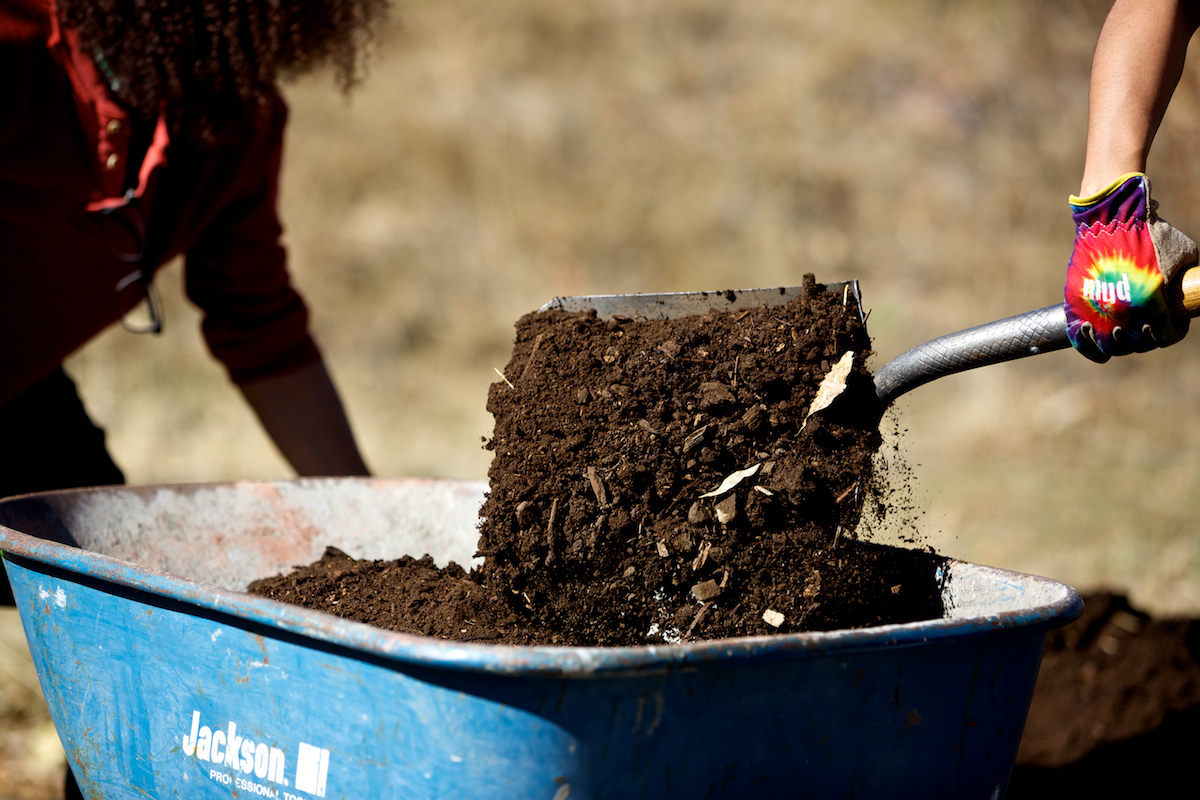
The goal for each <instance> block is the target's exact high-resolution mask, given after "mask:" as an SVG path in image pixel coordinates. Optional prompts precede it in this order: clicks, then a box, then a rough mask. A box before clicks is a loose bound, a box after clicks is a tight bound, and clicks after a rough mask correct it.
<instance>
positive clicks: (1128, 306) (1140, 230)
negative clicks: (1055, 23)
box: [1063, 0, 1200, 363]
mask: <svg viewBox="0 0 1200 800" xmlns="http://www.w3.org/2000/svg"><path fill="white" fill-rule="evenodd" d="M1197 27H1200V3H1196V2H1187V1H1186V0H1153V2H1151V0H1117V2H1115V3H1114V4H1113V6H1112V9H1111V10H1110V11H1109V14H1108V17H1107V18H1106V20H1105V23H1104V26H1103V29H1102V31H1101V34H1100V38H1099V41H1098V42H1097V44H1096V50H1095V55H1094V57H1093V61H1092V76H1091V87H1090V91H1089V96H1088V101H1089V107H1088V134H1087V150H1086V161H1085V166H1084V172H1083V179H1082V182H1081V186H1080V191H1079V195H1072V196H1071V198H1070V205H1071V212H1072V216H1073V218H1074V221H1075V232H1076V235H1075V245H1074V248H1073V250H1072V253H1071V259H1070V262H1069V265H1068V268H1067V279H1066V283H1065V285H1064V290H1063V294H1064V302H1065V306H1064V308H1065V312H1066V318H1067V333H1068V335H1069V337H1070V339H1071V343H1072V344H1073V345H1074V346H1075V349H1076V350H1078V351H1079V352H1080V353H1082V354H1083V355H1085V356H1087V357H1088V358H1090V359H1091V360H1093V361H1096V362H1099V363H1104V362H1106V361H1108V360H1109V359H1110V358H1111V357H1112V356H1119V355H1127V354H1129V353H1135V352H1146V351H1148V350H1151V349H1154V348H1156V347H1166V346H1168V345H1171V344H1173V343H1175V342H1177V341H1179V340H1180V339H1182V338H1183V337H1184V335H1185V334H1186V333H1187V331H1188V318H1187V317H1186V316H1184V315H1181V314H1178V313H1176V312H1174V311H1173V310H1172V308H1171V304H1170V302H1169V300H1168V289H1169V288H1170V287H1172V283H1173V282H1174V281H1178V280H1179V279H1180V278H1181V276H1182V274H1183V272H1184V270H1185V269H1186V268H1188V267H1191V266H1193V265H1195V264H1196V263H1197V261H1198V260H1200V251H1198V250H1197V247H1196V244H1195V242H1193V241H1192V240H1191V239H1190V238H1188V237H1187V236H1186V235H1184V234H1183V233H1181V232H1179V231H1178V230H1176V229H1175V228H1173V227H1172V226H1171V225H1169V224H1168V223H1166V222H1165V221H1164V220H1163V219H1162V218H1161V217H1159V216H1158V204H1157V202H1156V201H1154V200H1153V199H1152V198H1151V192H1150V181H1149V179H1148V178H1147V177H1146V174H1145V171H1146V159H1147V157H1148V155H1149V153H1150V147H1151V144H1152V143H1153V141H1154V136H1155V134H1156V133H1157V131H1158V127H1159V124H1160V123H1161V122H1162V119H1163V115H1164V113H1165V112H1166V109H1167V106H1168V104H1169V103H1170V100H1171V96H1172V94H1173V93H1174V91H1175V87H1176V86H1177V85H1178V83H1179V79H1180V77H1181V75H1182V73H1183V66H1184V57H1185V55H1186V52H1187V46H1188V42H1189V41H1190V40H1191V38H1192V35H1193V34H1194V33H1195V32H1196V29H1197Z"/></svg>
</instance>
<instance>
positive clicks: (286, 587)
mask: <svg viewBox="0 0 1200 800" xmlns="http://www.w3.org/2000/svg"><path fill="white" fill-rule="evenodd" d="M804 287H805V291H804V292H803V294H802V296H801V297H799V298H796V299H794V300H792V301H791V302H789V303H787V304H785V305H779V306H773V307H761V306H760V307H753V308H744V309H737V308H736V304H735V306H734V310H732V311H721V312H710V313H708V314H706V315H703V316H689V317H682V318H678V319H671V320H653V321H647V320H632V319H625V318H614V319H601V318H599V317H598V316H597V315H596V314H595V313H594V312H592V313H568V312H562V311H550V312H543V313H535V314H530V315H527V316H525V317H524V318H522V319H521V320H520V321H519V322H518V323H517V332H516V342H515V345H514V349H513V354H512V358H511V360H510V361H509V363H508V365H507V367H506V368H505V370H504V373H503V375H504V380H502V381H500V382H497V383H495V384H493V385H492V387H491V390H490V392H489V396H488V410H489V411H490V412H491V413H492V415H493V416H494V418H495V428H494V431H493V437H492V439H491V440H490V441H488V442H487V445H486V446H487V447H488V449H490V450H491V451H493V453H494V457H493V462H492V466H491V469H490V470H489V473H488V475H489V479H490V492H489V496H488V498H487V500H486V502H485V503H484V506H483V508H482V509H481V512H480V516H481V520H482V521H481V526H480V539H479V553H480V554H481V555H482V556H484V564H483V566H482V567H480V568H478V569H477V570H474V571H472V572H471V573H470V574H468V573H466V572H464V571H463V570H462V569H461V568H460V567H458V566H457V565H451V566H449V567H447V568H446V569H445V570H438V569H437V568H436V567H435V566H434V565H433V564H432V562H430V561H429V560H428V559H423V560H413V559H402V560H400V561H397V562H388V563H377V562H356V561H354V560H353V559H350V558H349V557H347V556H345V554H342V553H338V552H336V551H331V552H329V553H327V554H326V557H325V558H324V559H322V560H321V562H318V563H317V564H314V565H310V566H309V567H307V568H304V569H302V570H299V571H298V572H297V573H295V574H293V575H291V576H283V577H280V578H274V579H270V580H268V581H262V582H259V583H258V584H256V585H255V586H254V587H252V590H254V591H258V592H259V593H263V594H267V595H268V596H271V597H275V598H276V599H280V600H285V601H288V602H294V603H299V604H302V605H307V606H309V607H313V608H319V609H320V610H324V611H332V612H333V613H337V614H339V615H341V616H345V617H349V618H352V619H358V620H360V621H365V622H369V623H371V624H374V625H379V626H382V627H385V628H390V629H394V630H408V631H411V632H416V633H422V634H426V635H436V636H446V637H450V638H460V639H482V640H489V641H505V642H515V643H550V644H572V645H638V644H647V643H654V642H659V643H661V642H668V643H674V642H681V641H685V640H688V639H693V638H718V637H727V636H744V635H752V634H765V633H776V632H780V633H782V632H792V631H800V630H829V629H835V628H853V627H862V626H866V625H874V624H880V623H886V622H905V621H911V620H916V619H927V618H931V617H937V616H940V615H941V611H942V609H941V602H940V592H939V587H938V586H937V585H936V583H935V580H934V573H935V569H934V562H935V561H936V560H937V559H936V558H935V557H933V556H931V555H930V554H927V553H920V552H910V551H904V550H893V549H891V548H881V547H876V546H871V545H869V544H864V543H860V542H858V541H857V540H856V539H855V535H854V531H855V529H856V526H857V524H858V521H859V518H860V515H861V513H862V509H863V504H864V502H865V501H866V499H867V497H868V494H869V492H870V491H871V487H872V482H871V478H872V465H873V458H874V455H875V452H876V450H877V449H878V447H879V445H880V443H881V437H880V434H879V420H880V411H881V409H880V408H879V407H878V404H877V402H876V400H875V395H874V390H873V387H872V384H871V375H870V372H869V370H868V369H867V367H866V360H867V357H868V356H869V355H870V342H869V339H868V337H867V334H866V328H865V325H864V323H863V321H862V317H861V314H860V311H859V309H858V307H857V305H856V302H855V299H854V297H853V296H851V295H849V294H847V293H836V294H833V293H826V292H824V291H823V287H822V286H821V285H820V284H817V283H816V282H815V280H814V279H813V277H812V276H806V277H805V284H804ZM723 304H724V303H723ZM818 395H820V398H819V399H818ZM814 400H816V401H817V402H815V403H814Z"/></svg>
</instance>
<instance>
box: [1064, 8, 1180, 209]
mask: <svg viewBox="0 0 1200 800" xmlns="http://www.w3.org/2000/svg"><path fill="white" fill-rule="evenodd" d="M1198 5H1200V4H1198V3H1196V2H1189V0H1117V2H1116V3H1115V4H1114V5H1113V7H1112V10H1111V11H1110V12H1109V15H1108V19H1107V20H1106V21H1105V23H1104V28H1103V30H1102V31H1101V33H1100V40H1099V41H1098V42H1097V44H1096V54H1095V57H1094V59H1093V61H1092V82H1091V91H1090V94H1089V97H1088V102H1089V110H1088V142H1087V163H1086V165H1085V167H1084V173H1083V183H1082V186H1081V188H1080V197H1090V196H1092V195H1094V194H1096V193H1097V192H1099V191H1101V190H1102V189H1104V188H1105V187H1106V186H1108V184H1110V183H1111V182H1112V181H1114V180H1115V179H1117V178H1119V177H1120V176H1121V175H1124V174H1126V173H1129V172H1145V170H1146V157H1147V155H1148V154H1149V152H1150V145H1151V143H1152V142H1153V141H1154V135H1155V133H1157V132H1158V126H1159V123H1161V122H1162V118H1163V114H1164V113H1165V112H1166V110H1167V104H1168V103H1169V102H1170V101H1171V95H1172V93H1173V92H1174V91H1175V86H1176V85H1177V84H1178V83H1179V77H1180V75H1181V74H1182V73H1183V62H1184V56H1185V55H1186V53H1187V45H1188V41H1189V40H1190V39H1191V38H1192V34H1193V33H1195V31H1196V28H1197V26H1198V25H1200V9H1198V8H1197V6H1198Z"/></svg>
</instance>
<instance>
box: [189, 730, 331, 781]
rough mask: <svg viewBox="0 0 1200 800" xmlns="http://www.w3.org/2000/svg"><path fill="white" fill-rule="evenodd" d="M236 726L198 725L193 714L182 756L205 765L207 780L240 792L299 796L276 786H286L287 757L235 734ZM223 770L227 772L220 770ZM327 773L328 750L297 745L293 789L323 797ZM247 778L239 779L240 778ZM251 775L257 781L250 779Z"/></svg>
mask: <svg viewBox="0 0 1200 800" xmlns="http://www.w3.org/2000/svg"><path fill="white" fill-rule="evenodd" d="M237 730H238V725H237V723H236V722H233V721H232V720H231V721H230V722H229V724H228V727H226V728H225V729H224V730H222V729H221V728H216V729H215V730H214V729H213V728H210V727H209V726H207V725H201V724H200V712H199V711H193V712H192V729H191V732H190V733H185V734H184V735H183V753H184V755H186V756H190V757H193V758H195V759H196V760H198V761H202V762H208V763H209V764H212V765H214V767H216V768H210V769H209V771H208V777H209V779H210V780H213V781H216V782H217V783H222V784H226V785H236V786H237V788H238V789H239V790H240V791H244V792H247V793H248V794H254V795H261V796H263V797H273V798H282V800H290V799H291V798H296V799H297V800H299V795H294V794H292V793H290V792H283V791H281V790H280V789H277V788H275V787H273V786H270V785H268V783H273V784H275V785H276V786H289V785H290V782H289V781H288V779H287V777H286V772H287V754H286V753H285V752H284V751H283V749H282V748H279V747H271V746H270V745H267V744H266V743H264V742H255V741H252V740H251V739H248V738H246V737H244V736H240V735H238V732H237ZM220 767H226V768H228V769H229V770H230V771H229V772H227V771H225V770H222V769H220ZM328 774H329V751H328V750H325V749H324V748H321V747H316V746H315V745H311V744H308V743H307V742H300V745H299V747H298V749H297V752H296V774H295V781H294V783H295V789H296V791H299V792H307V793H309V794H312V795H315V796H317V797H324V796H325V779H326V777H327V776H328ZM243 775H244V776H246V777H242V776H243ZM250 776H253V777H254V778H257V779H258V780H259V781H266V782H268V783H258V782H256V781H254V780H251V779H250Z"/></svg>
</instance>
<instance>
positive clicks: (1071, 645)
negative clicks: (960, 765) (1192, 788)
mask: <svg viewBox="0 0 1200 800" xmlns="http://www.w3.org/2000/svg"><path fill="white" fill-rule="evenodd" d="M1084 603H1085V607H1084V612H1083V616H1082V617H1081V618H1080V619H1078V620H1076V621H1075V622H1073V623H1072V624H1071V625H1069V626H1067V627H1065V628H1062V629H1060V630H1057V631H1053V632H1051V634H1050V636H1049V638H1048V640H1047V643H1046V653H1045V655H1044V656H1043V658H1042V666H1041V672H1040V673H1039V674H1038V682H1037V689H1036V690H1035V692H1034V697H1033V703H1032V706H1031V707H1030V710H1029V719H1028V722H1027V723H1026V725H1025V734H1024V737H1023V738H1022V739H1021V750H1020V753H1019V755H1018V757H1017V768H1016V770H1015V771H1014V773H1013V778H1012V783H1011V785H1010V787H1009V793H1008V797H1009V798H1012V799H1013V800H1032V799H1035V798H1063V797H1075V796H1084V797H1090V798H1102V797H1113V798H1117V797H1122V798H1123V797H1167V796H1173V795H1176V794H1178V793H1179V791H1180V789H1179V787H1181V786H1186V785H1190V782H1191V777H1192V773H1193V768H1194V762H1192V759H1193V758H1195V754H1196V752H1197V750H1198V749H1200V622H1198V621H1197V620H1194V619H1153V618H1151V617H1149V616H1147V615H1146V614H1144V613H1142V612H1140V611H1138V610H1137V609H1135V608H1133V607H1131V606H1130V604H1129V602H1128V600H1127V599H1126V598H1125V597H1123V596H1121V595H1114V594H1111V593H1107V592H1098V593H1095V594H1091V595H1088V596H1085V598H1084Z"/></svg>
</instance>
